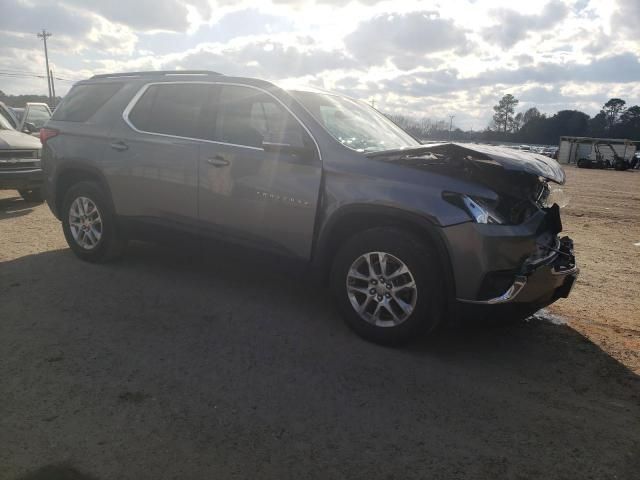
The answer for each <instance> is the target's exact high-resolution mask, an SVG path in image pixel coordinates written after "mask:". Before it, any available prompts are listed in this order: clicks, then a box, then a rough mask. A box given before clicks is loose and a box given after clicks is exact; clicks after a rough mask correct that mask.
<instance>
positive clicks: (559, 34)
mask: <svg viewBox="0 0 640 480" xmlns="http://www.w3.org/2000/svg"><path fill="white" fill-rule="evenodd" d="M639 20H640V0H527V1H522V0H446V1H414V0H392V1H381V0H353V1H337V0H262V1H260V2H255V1H253V2H251V1H244V0H107V1H105V0H0V90H2V91H4V92H5V93H8V94H26V93H46V91H47V86H46V81H45V80H44V79H42V78H38V77H37V76H43V75H44V74H45V66H44V65H45V63H44V52H43V45H42V41H41V40H39V39H38V38H37V36H36V32H38V31H40V30H42V29H43V28H45V29H47V30H48V31H50V32H51V33H52V34H53V35H52V36H51V37H50V38H49V41H48V46H49V58H50V64H51V67H52V69H53V70H54V76H55V77H58V78H59V80H56V93H57V94H62V95H63V94H65V93H66V92H67V91H68V90H69V88H70V87H71V86H72V85H73V82H74V81H78V80H81V79H84V78H88V77H90V76H92V75H94V74H97V73H107V72H119V71H136V70H155V69H164V70H175V69H206V70H214V71H217V72H220V73H224V74H227V75H240V76H251V77H259V78H263V79H266V80H272V81H276V82H279V83H280V84H282V85H284V86H287V85H295V84H303V85H310V86H315V87H320V88H324V89H327V90H332V91H336V92H341V93H344V94H346V95H349V96H352V97H354V98H358V99H362V100H366V101H368V102H373V103H374V104H375V106H376V108H378V109H380V110H382V111H384V112H387V113H395V114H403V115H408V116H411V117H416V118H418V117H430V118H432V119H433V120H441V119H442V120H444V119H446V120H447V122H448V119H449V115H455V118H454V124H455V125H456V126H458V127H459V128H462V129H464V130H470V129H474V130H480V129H484V128H485V127H486V126H487V125H488V123H489V121H490V119H491V116H492V113H493V112H492V106H493V105H494V104H496V103H497V101H498V100H499V99H500V97H501V96H502V95H504V94H506V93H511V94H513V95H515V96H516V97H517V98H518V99H519V100H520V104H519V105H518V108H517V110H518V111H524V110H526V109H527V108H529V107H532V106H536V107H537V108H538V109H539V110H540V111H541V112H545V113H554V112H556V111H558V110H562V109H577V110H582V111H584V112H586V113H589V114H590V115H593V114H595V113H597V112H598V111H599V109H600V107H601V106H602V104H603V103H604V102H606V101H607V100H608V99H609V98H611V97H621V98H623V99H625V100H626V101H627V103H628V104H631V105H633V104H640V62H639V60H640V22H639ZM25 74H31V75H32V76H28V77H18V76H16V75H25Z"/></svg>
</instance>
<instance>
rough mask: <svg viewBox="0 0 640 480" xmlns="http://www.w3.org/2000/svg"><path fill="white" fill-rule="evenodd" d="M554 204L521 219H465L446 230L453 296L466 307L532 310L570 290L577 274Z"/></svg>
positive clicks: (577, 270)
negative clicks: (512, 223) (506, 222)
mask: <svg viewBox="0 0 640 480" xmlns="http://www.w3.org/2000/svg"><path fill="white" fill-rule="evenodd" d="M561 229H562V226H561V223H560V218H559V213H558V211H557V208H556V209H549V211H540V212H539V213H538V214H536V215H534V216H533V217H531V218H530V219H529V220H528V221H527V222H525V223H523V224H521V225H515V226H504V225H480V224H475V223H464V224H459V225H455V226H451V227H447V228H445V229H443V230H444V233H445V236H446V239H447V242H448V243H449V251H450V252H452V255H451V263H452V266H453V270H454V278H455V285H456V299H457V301H458V302H459V304H462V305H465V306H467V307H473V306H482V305H484V306H497V305H514V306H516V305H517V306H519V307H520V310H522V311H528V310H531V312H533V311H535V310H538V309H540V308H542V307H545V306H547V305H549V304H551V303H553V302H555V301H556V300H557V299H559V298H565V297H567V296H568V295H569V293H570V292H571V289H572V288H573V285H574V284H575V281H576V279H577V277H578V274H579V269H578V267H577V265H576V260H575V256H574V253H573V242H572V240H571V239H570V238H569V237H563V238H561V239H560V238H558V237H557V233H558V232H559V231H560V230H561Z"/></svg>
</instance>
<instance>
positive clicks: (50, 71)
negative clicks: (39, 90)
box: [49, 70, 56, 110]
mask: <svg viewBox="0 0 640 480" xmlns="http://www.w3.org/2000/svg"><path fill="white" fill-rule="evenodd" d="M49 73H50V74H51V75H50V78H51V96H52V97H53V100H52V103H51V105H50V107H51V110H54V109H55V108H56V87H55V86H54V84H53V70H49Z"/></svg>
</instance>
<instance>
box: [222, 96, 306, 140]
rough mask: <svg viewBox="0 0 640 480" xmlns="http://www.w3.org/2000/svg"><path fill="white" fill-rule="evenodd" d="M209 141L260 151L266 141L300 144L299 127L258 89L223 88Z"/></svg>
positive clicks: (274, 101)
mask: <svg viewBox="0 0 640 480" xmlns="http://www.w3.org/2000/svg"><path fill="white" fill-rule="evenodd" d="M216 110H217V115H216V118H217V120H216V125H215V130H214V132H213V136H212V138H211V140H215V141H218V142H223V143H230V144H234V145H241V146H248V147H254V148H261V147H262V143H263V142H265V141H268V142H275V143H292V144H299V145H302V144H303V132H302V127H300V124H299V123H298V122H297V121H296V120H295V119H294V118H293V117H292V116H291V115H290V114H289V112H287V111H286V110H285V109H284V108H283V107H282V105H281V104H280V103H279V102H277V101H276V100H275V99H274V98H273V97H271V96H270V95H267V94H266V93H264V92H261V91H259V90H256V89H253V88H249V87H241V86H235V85H223V86H221V88H220V94H219V97H218V104H217V108H216Z"/></svg>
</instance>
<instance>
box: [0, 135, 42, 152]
mask: <svg viewBox="0 0 640 480" xmlns="http://www.w3.org/2000/svg"><path fill="white" fill-rule="evenodd" d="M40 148H42V145H41V144H40V140H39V139H38V138H35V137H32V136H31V135H27V134H26V133H21V132H17V131H15V130H0V150H9V149H11V150H13V149H16V150H22V149H25V150H39V149H40Z"/></svg>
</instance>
